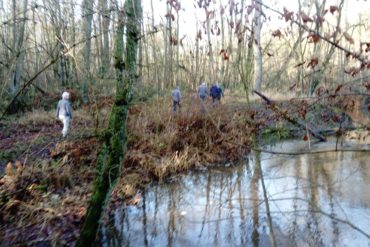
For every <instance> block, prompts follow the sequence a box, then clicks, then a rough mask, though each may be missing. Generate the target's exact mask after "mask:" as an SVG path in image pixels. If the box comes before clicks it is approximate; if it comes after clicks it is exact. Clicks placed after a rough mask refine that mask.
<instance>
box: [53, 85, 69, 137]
mask: <svg viewBox="0 0 370 247" xmlns="http://www.w3.org/2000/svg"><path fill="white" fill-rule="evenodd" d="M56 117H57V119H59V120H60V121H62V122H63V130H62V135H63V137H66V135H67V132H68V127H69V124H70V122H71V120H72V107H71V104H70V103H69V93H68V92H64V93H63V94H62V99H61V100H59V102H58V107H57V115H56Z"/></svg>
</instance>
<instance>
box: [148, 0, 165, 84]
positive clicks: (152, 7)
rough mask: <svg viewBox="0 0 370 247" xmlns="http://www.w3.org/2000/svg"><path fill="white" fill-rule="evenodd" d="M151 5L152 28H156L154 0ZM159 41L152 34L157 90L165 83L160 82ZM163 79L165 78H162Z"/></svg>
mask: <svg viewBox="0 0 370 247" xmlns="http://www.w3.org/2000/svg"><path fill="white" fill-rule="evenodd" d="M150 7H151V10H152V16H151V19H152V28H153V29H154V25H155V23H154V6H153V0H150ZM156 44H157V42H156V40H155V34H152V45H151V46H152V56H153V61H154V82H155V84H156V85H157V90H158V91H159V90H160V89H163V83H160V80H159V74H158V62H157V50H156V47H157V45H156ZM162 81H163V80H162Z"/></svg>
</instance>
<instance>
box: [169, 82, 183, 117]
mask: <svg viewBox="0 0 370 247" xmlns="http://www.w3.org/2000/svg"><path fill="white" fill-rule="evenodd" d="M171 95H172V102H173V112H176V110H177V109H176V107H178V108H179V109H180V108H181V105H180V101H181V92H180V87H179V86H176V88H175V89H174V90H172V93H171Z"/></svg>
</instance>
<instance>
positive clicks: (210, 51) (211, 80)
mask: <svg viewBox="0 0 370 247" xmlns="http://www.w3.org/2000/svg"><path fill="white" fill-rule="evenodd" d="M204 11H205V13H206V24H207V38H208V58H209V62H208V72H207V73H208V75H209V77H208V78H209V79H208V80H209V81H208V83H214V80H215V73H214V69H213V66H214V64H213V63H214V62H213V48H212V41H211V23H210V22H211V20H210V16H211V15H209V14H208V9H207V7H204Z"/></svg>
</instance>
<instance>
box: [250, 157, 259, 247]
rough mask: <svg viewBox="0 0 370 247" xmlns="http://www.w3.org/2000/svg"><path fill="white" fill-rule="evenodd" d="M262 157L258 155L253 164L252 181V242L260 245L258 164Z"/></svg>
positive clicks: (254, 244)
mask: <svg viewBox="0 0 370 247" xmlns="http://www.w3.org/2000/svg"><path fill="white" fill-rule="evenodd" d="M258 159H260V157H256V159H255V162H254V164H253V176H252V179H251V183H250V188H251V199H252V221H253V231H252V243H253V246H255V247H257V246H259V233H258V228H259V215H258V207H259V205H260V203H259V195H258V183H259V171H258V165H257V164H256V163H257V162H259V161H258Z"/></svg>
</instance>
